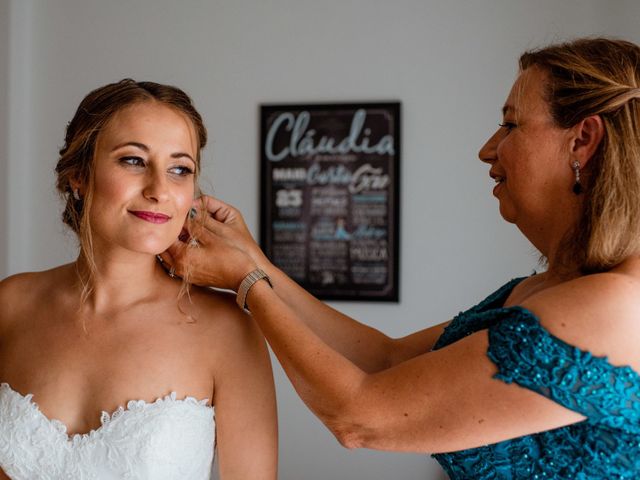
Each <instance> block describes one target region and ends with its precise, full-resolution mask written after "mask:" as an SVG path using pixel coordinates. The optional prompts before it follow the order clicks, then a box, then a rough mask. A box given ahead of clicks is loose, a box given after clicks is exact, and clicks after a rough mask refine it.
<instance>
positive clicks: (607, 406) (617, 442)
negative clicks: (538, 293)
mask: <svg viewBox="0 0 640 480" xmlns="http://www.w3.org/2000/svg"><path fill="white" fill-rule="evenodd" d="M520 280H522V279H515V280H512V281H511V282H509V283H508V284H506V285H505V286H503V287H502V288H500V289H499V290H498V291H497V292H495V293H494V294H492V295H490V296H489V297H488V298H487V299H485V300H484V301H483V302H481V303H480V304H479V305H477V306H475V307H473V308H471V309H469V310H467V311H466V312H462V313H460V314H459V315H458V316H457V317H456V318H455V319H454V320H453V321H452V323H451V324H450V325H449V327H448V328H447V329H446V330H445V331H444V333H443V334H442V336H441V337H440V339H439V340H438V342H437V343H436V345H435V347H434V349H438V348H442V347H444V346H446V345H448V344H451V343H453V342H455V341H457V340H459V339H461V338H463V337H464V336H466V335H469V334H471V333H473V332H476V331H479V330H482V329H488V334H489V349H488V352H487V354H488V356H489V358H490V359H491V360H492V361H493V362H494V363H495V364H496V366H497V367H498V373H497V374H496V376H495V378H497V379H500V380H502V381H504V382H507V383H516V384H518V385H520V386H522V387H524V388H527V389H530V390H533V391H534V392H537V393H539V394H541V395H544V396H545V397H547V398H550V399H551V400H553V401H555V402H557V403H559V404H560V405H563V406H565V407H567V408H569V409H571V410H573V411H576V412H579V413H581V414H582V415H584V416H585V417H586V420H584V421H582V422H579V423H576V424H573V425H569V426H567V427H562V428H558V429H555V430H550V431H547V432H542V433H539V434H535V435H528V436H524V437H520V438H516V439H513V440H507V441H504V442H500V443H496V444H493V445H487V446H484V447H480V448H473V449H469V450H462V451H459V452H453V453H446V454H438V455H434V457H435V458H436V460H438V462H440V464H441V465H442V466H443V467H444V469H445V470H446V471H447V473H448V474H449V475H450V477H451V479H453V480H462V479H465V480H466V479H469V480H470V479H473V480H489V479H534V480H538V479H563V480H564V479H577V480H592V479H593V480H595V479H598V480H600V479H619V480H622V479H628V480H631V479H637V478H640V375H638V374H637V373H636V372H635V371H633V370H632V369H631V368H629V367H616V366H613V365H611V364H610V363H609V362H608V361H607V359H606V358H604V357H595V356H592V355H591V354H590V353H589V352H585V351H582V350H580V349H578V348H576V347H573V346H571V345H569V344H567V343H565V342H564V341H562V340H561V339H559V338H557V337H555V336H553V335H552V334H551V333H549V332H548V331H547V330H546V329H545V328H544V327H543V326H542V325H541V324H540V322H539V321H538V318H537V317H536V316H535V315H534V314H533V313H532V312H530V311H529V310H526V309H524V308H521V307H506V308H505V307H502V305H503V304H504V301H505V299H506V298H507V296H508V294H509V293H510V292H511V290H512V289H513V287H514V286H515V285H516V284H517V283H518V282H519V281H520Z"/></svg>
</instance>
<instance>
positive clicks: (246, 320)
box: [211, 300, 278, 480]
mask: <svg viewBox="0 0 640 480" xmlns="http://www.w3.org/2000/svg"><path fill="white" fill-rule="evenodd" d="M225 304H226V305H225V308H224V309H223V311H220V309H218V310H217V311H215V312H211V313H212V314H213V315H215V316H216V317H217V318H216V319H215V320H216V322H218V323H222V324H223V327H222V328H221V329H216V330H217V332H218V333H217V335H218V336H219V337H220V338H218V339H217V341H215V348H217V349H218V350H219V352H218V353H216V355H215V357H216V366H215V367H214V371H215V379H214V382H215V383H214V389H215V391H214V396H213V398H214V407H215V419H216V455H217V456H218V466H219V470H220V478H221V480H246V479H248V478H250V479H255V480H275V479H276V476H277V457H278V431H277V418H276V402H275V392H274V384H273V374H272V371H271V363H270V359H269V353H268V350H267V347H266V343H265V340H264V338H263V336H262V334H261V333H260V330H259V328H258V327H257V325H256V324H255V322H254V321H253V319H252V318H251V317H250V316H249V315H245V314H244V313H243V312H241V311H240V310H239V309H238V308H237V307H236V306H235V304H234V303H233V301H232V300H230V301H229V302H225Z"/></svg>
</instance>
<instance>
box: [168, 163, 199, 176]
mask: <svg viewBox="0 0 640 480" xmlns="http://www.w3.org/2000/svg"><path fill="white" fill-rule="evenodd" d="M169 173H172V174H174V175H179V176H181V177H186V176H189V175H193V170H192V169H191V168H189V167H186V166H184V165H176V166H175V167H171V168H170V169H169Z"/></svg>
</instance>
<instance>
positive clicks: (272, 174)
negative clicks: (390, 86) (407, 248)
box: [260, 102, 401, 302]
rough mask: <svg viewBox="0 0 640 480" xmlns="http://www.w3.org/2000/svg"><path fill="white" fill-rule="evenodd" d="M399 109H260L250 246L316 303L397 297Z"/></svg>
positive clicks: (378, 105)
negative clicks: (256, 213)
mask: <svg viewBox="0 0 640 480" xmlns="http://www.w3.org/2000/svg"><path fill="white" fill-rule="evenodd" d="M400 114H401V104H400V102H375V103H323V104H314V103H311V104H279V105H275V104H265V105H261V106H260V178H261V182H260V186H261V187H260V244H261V247H262V249H263V250H264V252H265V253H266V255H267V256H268V257H269V259H270V260H271V261H272V262H273V263H274V264H275V265H277V266H278V267H279V268H280V269H282V270H283V271H284V272H285V273H287V274H288V275H289V276H290V277H291V278H293V279H294V280H295V281H296V282H298V283H299V284H300V285H301V286H302V287H303V288H305V289H306V290H308V291H309V292H311V293H312V294H313V295H315V296H316V297H318V298H320V299H323V300H360V301H386V302H397V301H398V300H399V278H400V275H399V260H400V248H399V241H400V153H401V142H400V140H401V137H400V135H401V129H400V121H401V118H400Z"/></svg>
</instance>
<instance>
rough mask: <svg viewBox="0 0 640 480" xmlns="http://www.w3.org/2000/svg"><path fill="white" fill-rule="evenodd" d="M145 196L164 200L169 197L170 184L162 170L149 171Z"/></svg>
mask: <svg viewBox="0 0 640 480" xmlns="http://www.w3.org/2000/svg"><path fill="white" fill-rule="evenodd" d="M142 194H143V195H144V197H145V198H147V199H149V200H155V201H157V202H163V201H165V200H166V199H167V198H169V186H168V184H167V179H166V178H165V176H164V175H163V173H162V172H151V171H150V172H149V174H148V175H147V177H146V183H145V186H144V190H143V192H142Z"/></svg>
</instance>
